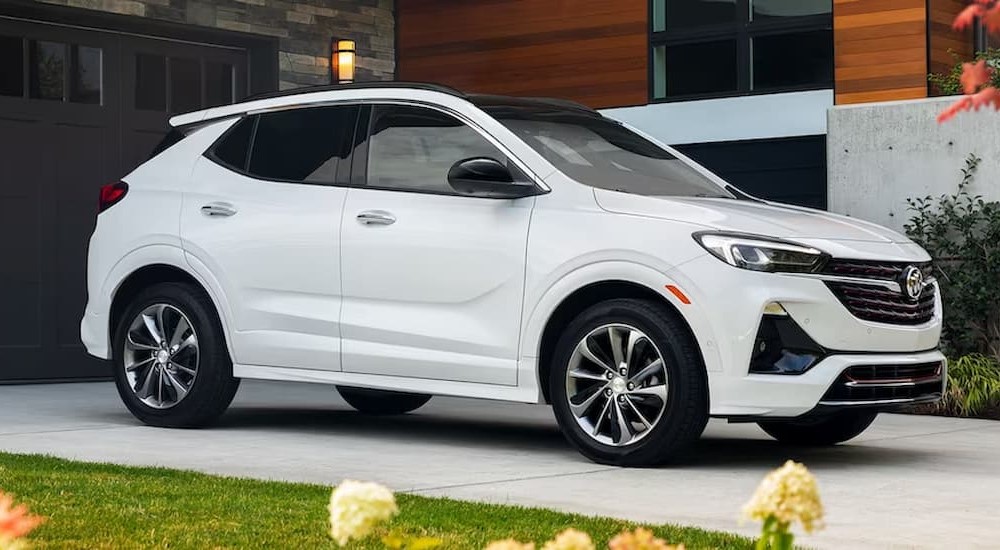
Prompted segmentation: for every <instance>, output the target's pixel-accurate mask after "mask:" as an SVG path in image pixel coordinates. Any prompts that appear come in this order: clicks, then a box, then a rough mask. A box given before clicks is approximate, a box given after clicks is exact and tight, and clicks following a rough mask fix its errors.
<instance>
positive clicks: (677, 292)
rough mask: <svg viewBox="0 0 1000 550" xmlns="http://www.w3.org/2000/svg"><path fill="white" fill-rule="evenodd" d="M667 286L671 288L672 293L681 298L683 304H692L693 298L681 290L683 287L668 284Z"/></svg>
mask: <svg viewBox="0 0 1000 550" xmlns="http://www.w3.org/2000/svg"><path fill="white" fill-rule="evenodd" d="M665 288H666V289H667V290H669V291H670V293H671V294H673V295H674V296H677V299H678V300H680V301H681V303H682V304H684V305H686V306H688V305H691V300H690V299H689V298H688V297H687V295H686V294H684V293H683V292H681V289H679V288H677V287H675V286H674V285H667V286H666V287H665Z"/></svg>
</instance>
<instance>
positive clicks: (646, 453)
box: [548, 299, 708, 467]
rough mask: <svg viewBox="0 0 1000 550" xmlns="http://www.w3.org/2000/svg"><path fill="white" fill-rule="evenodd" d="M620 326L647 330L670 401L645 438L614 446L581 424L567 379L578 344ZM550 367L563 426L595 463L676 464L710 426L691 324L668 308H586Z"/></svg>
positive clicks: (631, 302) (630, 302) (620, 302)
mask: <svg viewBox="0 0 1000 550" xmlns="http://www.w3.org/2000/svg"><path fill="white" fill-rule="evenodd" d="M619 323H620V324H624V325H628V326H631V327H634V328H636V329H638V330H639V331H641V332H643V333H644V334H645V335H646V336H647V337H648V339H649V340H650V341H651V342H652V343H653V344H654V345H655V346H656V349H658V350H659V353H660V354H661V356H662V357H663V360H664V364H665V365H666V371H665V372H666V374H665V375H666V381H667V393H666V395H667V400H666V404H665V405H664V406H663V409H662V413H661V416H660V417H659V421H657V422H655V424H653V426H652V427H651V428H648V433H646V434H645V435H643V436H642V439H640V440H638V441H635V442H633V443H629V444H623V445H619V446H616V445H609V444H605V443H602V442H600V441H598V440H596V439H595V438H593V437H592V436H591V435H590V434H589V433H587V432H585V431H584V429H583V428H582V427H581V426H580V425H579V424H578V422H577V419H576V417H575V416H574V415H573V412H572V411H571V409H570V404H569V399H568V398H567V384H566V376H567V370H568V369H569V365H570V361H571V359H572V355H573V352H574V349H575V348H576V346H577V343H578V342H580V341H581V340H582V339H584V338H586V337H587V335H588V334H591V333H592V331H595V330H596V329H599V328H601V327H602V326H604V325H609V324H619ZM550 367H551V368H550V369H549V373H550V374H549V380H548V383H549V396H550V398H551V401H552V408H553V411H554V413H555V417H556V420H557V421H558V423H559V427H560V428H561V429H562V432H563V434H564V435H565V436H566V439H568V440H569V442H570V443H571V444H572V445H573V446H574V447H576V449H577V450H579V451H580V453H581V454H583V455H584V456H586V457H587V458H589V459H590V460H592V461H594V462H597V463H600V464H611V465H617V466H639V467H642V466H657V465H661V464H664V463H666V462H669V461H673V460H675V459H676V458H678V457H679V456H680V455H681V453H682V451H683V450H684V449H685V447H688V446H689V445H690V444H691V443H693V442H694V441H695V440H697V439H698V438H699V437H700V436H701V433H702V432H703V431H704V430H705V425H706V424H707V423H708V384H707V381H706V373H705V367H704V362H703V361H702V358H701V353H700V351H699V350H698V347H697V345H696V343H695V342H694V340H693V338H692V336H691V335H690V332H689V331H688V328H687V326H686V325H685V324H684V322H683V321H682V320H681V318H680V317H679V316H678V315H677V313H676V312H675V311H673V310H672V309H670V308H669V306H667V305H665V304H661V303H657V302H655V301H650V300H638V299H616V300H609V301H606V302H602V303H599V304H596V305H594V306H592V307H590V308H588V309H587V310H585V311H583V312H582V313H580V314H579V315H578V316H577V317H576V318H575V319H574V320H573V321H572V322H570V323H569V325H567V327H566V329H565V330H564V331H563V334H562V336H561V337H560V339H559V342H558V344H557V345H556V349H555V353H554V354H553V364H552V365H551V366H550ZM631 375H632V374H631V373H630V376H631Z"/></svg>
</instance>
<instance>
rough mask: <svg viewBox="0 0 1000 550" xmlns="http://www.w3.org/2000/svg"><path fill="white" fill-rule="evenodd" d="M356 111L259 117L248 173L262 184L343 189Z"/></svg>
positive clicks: (310, 111) (307, 111)
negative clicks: (273, 182) (340, 186)
mask: <svg viewBox="0 0 1000 550" xmlns="http://www.w3.org/2000/svg"><path fill="white" fill-rule="evenodd" d="M359 110H360V107H358V106H356V105H339V106H326V107H311V108H302V109H291V110H287V111H278V112H274V113H266V114H262V115H258V117H259V119H258V122H257V129H256V132H255V133H254V137H253V146H252V150H251V153H250V163H249V165H248V166H247V172H248V173H249V174H250V175H251V176H253V177H255V178H260V179H266V180H278V181H288V182H300V183H330V184H347V183H348V180H349V178H350V166H349V163H348V162H344V161H345V159H347V158H348V156H349V155H350V153H351V148H352V146H353V141H354V127H355V125H356V123H357V118H358V112H359Z"/></svg>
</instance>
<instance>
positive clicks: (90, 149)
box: [0, 17, 247, 381]
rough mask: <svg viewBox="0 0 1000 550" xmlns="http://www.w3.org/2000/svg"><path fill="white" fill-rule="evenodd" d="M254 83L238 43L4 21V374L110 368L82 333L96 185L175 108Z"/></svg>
mask: <svg viewBox="0 0 1000 550" xmlns="http://www.w3.org/2000/svg"><path fill="white" fill-rule="evenodd" d="M246 81H247V53H246V51H245V50H241V49H238V48H230V47H217V46H210V45H205V44H193V43H187V42H176V41H169V40H164V39H158V38H151V37H142V36H136V35H129V34H122V33H116V32H110V31H98V30H92V29H81V28H75V27H68V26H61V25H53V24H43V23H38V22H29V21H24V20H18V19H8V18H3V17H0V151H2V163H0V312H2V315H0V380H8V381H9V380H33V379H62V378H81V377H102V376H107V375H108V374H109V371H108V367H107V366H106V365H105V364H104V363H102V362H100V361H97V360H94V359H93V358H90V357H89V356H87V355H86V353H85V351H84V349H83V346H82V344H81V343H80V336H79V322H80V318H81V316H82V314H83V310H84V305H85V303H86V254H87V241H88V239H89V237H90V234H91V232H92V231H93V227H94V222H95V216H96V199H97V190H98V188H99V187H100V186H101V185H103V184H105V183H108V182H112V181H116V180H117V179H119V178H121V177H122V176H123V175H124V174H126V173H128V172H129V171H130V170H131V169H132V168H134V167H135V166H136V165H137V164H139V163H140V162H142V161H143V160H144V159H145V158H146V157H147V156H148V154H149V152H150V151H151V150H152V149H153V147H154V146H155V145H156V144H157V143H158V142H159V140H160V139H161V138H162V137H163V135H164V132H165V131H166V127H167V126H166V125H167V122H166V121H167V118H168V117H169V116H170V114H171V113H175V112H183V111H189V110H195V109H199V108H202V107H204V106H211V105H217V104H224V103H231V102H232V101H234V99H236V98H241V97H243V96H244V95H245V92H246Z"/></svg>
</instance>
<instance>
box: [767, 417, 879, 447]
mask: <svg viewBox="0 0 1000 550" xmlns="http://www.w3.org/2000/svg"><path fill="white" fill-rule="evenodd" d="M876 416H878V413H877V412H872V411H842V412H839V413H835V414H832V415H830V416H820V417H816V418H803V419H798V420H769V421H763V422H758V423H757V425H758V426H760V429H762V430H764V431H765V432H767V435H769V436H771V437H773V438H775V439H777V440H778V441H780V442H782V443H787V444H789V445H803V446H812V447H824V446H829V445H836V444H837V443H843V442H844V441H847V440H849V439H854V438H855V437H857V436H858V435H860V434H861V432H863V431H865V430H867V429H868V426H871V424H872V422H874V421H875V417H876Z"/></svg>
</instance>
